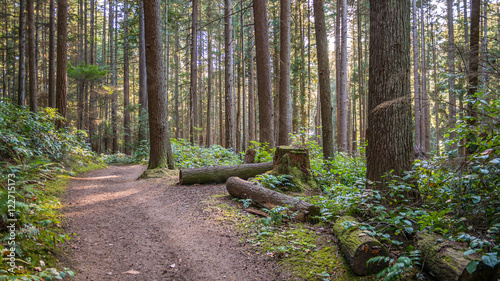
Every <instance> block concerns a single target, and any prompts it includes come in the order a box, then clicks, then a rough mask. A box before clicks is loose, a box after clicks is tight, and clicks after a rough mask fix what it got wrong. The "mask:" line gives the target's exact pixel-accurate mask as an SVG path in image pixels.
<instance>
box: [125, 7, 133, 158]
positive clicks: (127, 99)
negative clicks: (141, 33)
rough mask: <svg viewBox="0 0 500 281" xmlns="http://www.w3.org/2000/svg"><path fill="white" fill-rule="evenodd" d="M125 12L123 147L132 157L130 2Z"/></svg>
mask: <svg viewBox="0 0 500 281" xmlns="http://www.w3.org/2000/svg"><path fill="white" fill-rule="evenodd" d="M123 5H124V7H123V9H124V12H123V41H124V42H123V128H124V134H123V145H124V153H125V154H126V155H130V153H131V148H132V147H131V146H132V136H131V133H132V132H131V128H130V111H129V108H128V107H129V105H130V94H129V90H130V89H129V88H130V79H129V54H128V53H129V43H128V13H129V6H128V1H127V0H125V1H124V4H123Z"/></svg>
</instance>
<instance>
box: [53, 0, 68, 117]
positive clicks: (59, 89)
mask: <svg viewBox="0 0 500 281" xmlns="http://www.w3.org/2000/svg"><path fill="white" fill-rule="evenodd" d="M67 39H68V0H57V74H56V107H57V111H58V112H59V114H61V116H62V117H64V118H66V96H67V91H68V88H67V83H68V79H67V76H66V72H67V71H66V70H67ZM65 126H66V122H65V121H61V122H59V124H58V127H65Z"/></svg>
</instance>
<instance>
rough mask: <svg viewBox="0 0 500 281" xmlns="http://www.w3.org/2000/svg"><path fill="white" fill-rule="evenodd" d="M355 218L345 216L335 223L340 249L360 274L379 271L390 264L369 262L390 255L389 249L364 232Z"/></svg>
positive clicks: (353, 269) (334, 230)
mask: <svg viewBox="0 0 500 281" xmlns="http://www.w3.org/2000/svg"><path fill="white" fill-rule="evenodd" d="M355 224H357V221H356V219H355V218H353V217H350V216H343V217H341V218H339V219H338V220H337V221H336V222H335V224H334V225H333V233H334V234H335V235H336V236H337V238H338V239H339V244H340V249H341V250H342V253H343V254H344V256H345V257H346V259H347V260H348V261H349V265H350V266H351V269H352V271H354V273H356V274H358V275H362V276H364V275H370V274H374V273H377V272H379V271H381V270H382V269H384V268H385V267H387V266H388V263H387V262H377V263H370V264H367V262H368V261H369V260H370V259H371V258H374V257H378V256H386V257H387V256H388V255H389V254H388V252H387V249H386V248H385V247H384V245H382V244H381V243H380V242H379V241H378V240H377V239H375V238H373V237H371V236H369V235H367V234H365V233H363V231H361V230H360V229H359V228H358V227H357V226H354V225H355Z"/></svg>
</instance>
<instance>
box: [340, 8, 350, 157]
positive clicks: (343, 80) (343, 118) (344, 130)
mask: <svg viewBox="0 0 500 281" xmlns="http://www.w3.org/2000/svg"><path fill="white" fill-rule="evenodd" d="M341 3H342V5H341V11H342V16H341V38H340V46H341V47H340V48H341V51H340V68H337V69H338V70H340V81H338V82H337V83H340V85H339V91H338V93H337V118H338V121H337V123H338V127H337V130H338V140H337V145H338V149H339V151H340V152H347V151H348V144H347V140H348V137H347V136H348V131H349V130H348V122H347V119H348V118H347V116H348V115H349V112H348V108H347V29H348V27H347V0H341Z"/></svg>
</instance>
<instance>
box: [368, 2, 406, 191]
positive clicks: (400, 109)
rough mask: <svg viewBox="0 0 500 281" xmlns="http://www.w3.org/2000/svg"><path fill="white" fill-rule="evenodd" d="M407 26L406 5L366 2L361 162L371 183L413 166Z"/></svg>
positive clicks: (403, 3)
mask: <svg viewBox="0 0 500 281" xmlns="http://www.w3.org/2000/svg"><path fill="white" fill-rule="evenodd" d="M409 22H410V1H409V0H401V1H397V2H393V1H390V0H383V1H380V0H371V1H370V64H369V65H370V69H369V79H368V81H369V83H368V85H369V97H368V114H369V116H368V128H367V139H368V146H367V149H366V156H367V178H368V179H369V180H370V181H372V182H379V181H381V180H382V181H383V180H384V178H383V176H384V175H385V174H386V173H389V172H390V171H394V174H395V175H401V173H402V172H403V171H408V170H410V168H411V163H412V161H413V145H412V144H413V140H412V132H411V131H412V120H411V104H410V101H411V90H410V87H411V82H410V77H411V75H410V65H411V64H410V44H411V41H410V25H409ZM388 179H390V177H389V178H387V177H386V178H385V180H388ZM379 187H380V188H383V185H381V186H379Z"/></svg>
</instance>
